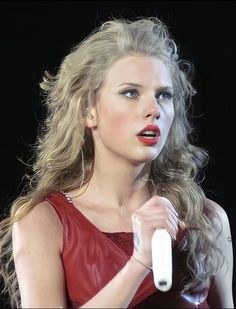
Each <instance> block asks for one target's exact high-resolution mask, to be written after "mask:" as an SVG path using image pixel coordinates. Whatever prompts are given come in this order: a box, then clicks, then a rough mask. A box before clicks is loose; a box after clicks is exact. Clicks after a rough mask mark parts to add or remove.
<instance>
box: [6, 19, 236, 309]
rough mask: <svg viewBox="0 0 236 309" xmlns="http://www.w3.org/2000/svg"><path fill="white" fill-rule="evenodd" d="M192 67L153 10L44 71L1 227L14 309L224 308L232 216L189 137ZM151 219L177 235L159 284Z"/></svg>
mask: <svg viewBox="0 0 236 309" xmlns="http://www.w3.org/2000/svg"><path fill="white" fill-rule="evenodd" d="M189 68H190V67H189V66H188V65H186V63H184V62H183V61H181V60H180V59H179V57H178V54H177V47H176V44H175V43H174V41H173V40H172V39H171V37H170V35H169V33H168V30H167V28H166V26H165V25H164V24H163V23H162V22H161V21H160V20H158V19H157V18H146V19H137V20H136V21H129V20H122V19H119V20H115V19H114V20H110V21H108V22H105V23H104V24H102V25H101V27H99V28H98V29H96V30H95V31H94V32H93V33H92V34H91V35H89V36H88V37H87V38H86V39H85V40H84V41H83V42H81V43H80V44H79V45H78V46H76V47H75V48H74V49H73V50H72V51H71V53H70V54H69V55H68V56H66V57H65V58H64V59H63V61H62V63H61V66H60V68H59V69H58V72H57V74H55V75H54V76H52V75H50V74H49V73H46V75H45V77H44V80H43V82H42V83H41V87H42V89H43V90H44V91H45V94H46V103H47V109H48V113H47V119H46V120H45V126H44V128H42V130H41V132H40V135H39V138H38V140H37V145H36V146H37V147H36V160H35V164H34V166H33V169H32V171H33V173H32V175H31V181H30V189H29V190H28V193H27V194H26V195H24V196H20V197H19V198H18V199H17V200H16V201H15V202H14V203H13V205H12V209H11V215H10V217H9V218H7V219H5V220H4V221H2V222H1V246H0V248H1V252H0V254H1V255H0V256H1V264H0V266H1V275H2V277H3V279H4V281H5V291H6V292H8V293H9V296H10V299H11V304H12V306H18V307H20V306H22V307H23V308H29V307H30V308H43V307H44V308H66V307H74V308H76V307H77V308H79V307H81V308H127V307H130V308H133V307H136V308H150V307H153V308H208V307H213V308H216V307H217V308H226V307H227V308H232V307H233V299H232V267H233V266H232V265H233V256H232V244H231V242H230V241H229V239H230V227H229V222H228V218H227V215H226V213H225V211H224V210H223V209H222V208H221V207H220V206H219V205H217V204H216V203H215V202H213V201H211V200H209V199H207V197H206V196H205V195H204V192H203V191H202V189H201V187H200V185H199V181H200V180H199V173H200V172H201V171H203V168H204V166H205V165H206V163H207V154H206V152H205V151H204V150H202V149H201V148H199V147H196V146H194V145H193V144H192V143H191V126H190V124H189V122H188V119H187V109H188V105H189V103H191V97H192V95H193V94H194V92H195V91H194V89H193V87H192V86H191V83H190V80H189ZM163 197H164V198H163ZM160 228H164V229H166V230H167V231H168V232H169V234H170V235H171V237H172V244H173V285H172V288H171V290H170V291H168V292H166V293H162V292H160V291H158V290H157V289H156V287H155V286H154V283H153V273H152V259H151V239H152V235H153V232H154V231H155V229H160Z"/></svg>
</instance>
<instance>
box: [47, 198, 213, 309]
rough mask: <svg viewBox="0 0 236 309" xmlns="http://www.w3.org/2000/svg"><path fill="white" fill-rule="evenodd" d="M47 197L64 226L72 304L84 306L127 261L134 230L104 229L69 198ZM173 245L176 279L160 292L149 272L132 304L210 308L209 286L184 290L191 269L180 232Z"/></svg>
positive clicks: (131, 246)
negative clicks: (183, 283)
mask: <svg viewBox="0 0 236 309" xmlns="http://www.w3.org/2000/svg"><path fill="white" fill-rule="evenodd" d="M46 200H47V201H48V202H49V203H50V204H51V205H52V206H53V207H54V209H55V210H56V212H57V214H58V216H59V218H60V220H61V223H62V226H63V251H62V256H61V258H62V262H63V267H64V273H65V280H66V289H67V297H68V307H73V308H76V307H80V306H81V305H83V304H84V303H86V302H87V301H88V300H89V299H91V298H92V297H93V296H94V295H95V294H96V293H97V292H98V291H100V290H101V289H102V288H103V287H104V286H105V285H106V283H108V282H109V281H110V280H111V279H112V278H113V277H114V276H115V275H116V274H117V273H118V272H119V271H120V270H121V268H123V266H124V265H125V264H126V263H127V261H128V260H129V259H130V256H131V255H132V252H133V235H132V233H125V232H122V233H103V232H101V231H100V230H98V229H97V228H96V227H95V226H94V225H93V224H92V223H91V222H90V221H89V220H88V219H87V218H86V217H85V216H84V215H83V214H82V213H81V212H80V211H79V210H78V209H77V208H76V207H75V206H74V205H73V203H72V201H71V200H70V199H69V198H67V196H66V195H65V194H62V193H54V194H51V195H50V196H49V197H47V198H46ZM179 234H181V235H178V239H177V241H176V242H175V245H174V249H173V283H172V288H171V290H170V291H168V292H160V291H158V290H157V289H156V287H155V285H154V283H153V275H152V273H149V274H148V275H147V277H146V278H145V279H144V281H143V282H142V284H141V285H140V287H139V289H138V290H137V292H136V294H135V295H134V297H133V299H132V301H131V303H130V304H129V308H209V306H208V304H207V294H208V289H204V290H202V291H201V292H198V293H195V294H193V293H192V294H187V293H182V291H181V290H182V287H183V286H182V285H181V279H183V278H184V277H185V276H186V274H187V273H188V272H187V267H186V252H181V251H179V250H178V248H177V245H178V243H179V242H180V241H181V239H183V237H184V235H183V233H179Z"/></svg>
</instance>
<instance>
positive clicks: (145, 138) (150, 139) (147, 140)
mask: <svg viewBox="0 0 236 309" xmlns="http://www.w3.org/2000/svg"><path fill="white" fill-rule="evenodd" d="M160 134H161V131H160V129H159V127H158V126H157V125H155V124H149V125H148V126H146V127H145V128H144V129H143V130H142V131H140V132H139V133H138V134H137V137H138V139H139V140H140V141H141V142H142V143H144V144H146V145H148V146H152V145H155V144H157V143H158V142H159V140H160Z"/></svg>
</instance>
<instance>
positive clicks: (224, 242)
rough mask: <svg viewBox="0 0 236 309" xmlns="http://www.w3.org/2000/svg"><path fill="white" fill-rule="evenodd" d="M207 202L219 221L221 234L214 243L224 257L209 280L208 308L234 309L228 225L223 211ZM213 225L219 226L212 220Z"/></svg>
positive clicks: (231, 257)
mask: <svg viewBox="0 0 236 309" xmlns="http://www.w3.org/2000/svg"><path fill="white" fill-rule="evenodd" d="M208 201H209V204H208V205H209V208H210V209H211V210H212V211H213V213H216V214H217V215H218V217H219V219H220V224H221V233H220V235H219V237H218V238H217V241H216V246H217V247H218V248H219V249H220V250H221V252H222V254H223V255H224V257H225V260H224V264H223V266H222V267H221V268H220V269H219V270H218V272H217V273H216V275H215V276H214V277H213V278H212V280H211V286H210V289H209V294H208V304H209V306H210V308H234V302H233V294H232V278H233V248H232V236H231V232H230V224H229V220H228V216H227V214H226V212H225V210H224V209H223V208H222V207H220V206H219V205H218V204H216V203H215V202H213V201H210V200H208ZM213 224H217V225H218V224H219V222H218V223H217V222H216V220H213Z"/></svg>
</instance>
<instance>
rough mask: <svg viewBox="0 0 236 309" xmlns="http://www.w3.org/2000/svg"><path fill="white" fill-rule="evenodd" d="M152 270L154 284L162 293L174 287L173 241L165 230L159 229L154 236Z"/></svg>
mask: <svg viewBox="0 0 236 309" xmlns="http://www.w3.org/2000/svg"><path fill="white" fill-rule="evenodd" d="M152 270H153V277H154V284H155V286H156V288H157V289H158V290H160V291H162V292H167V291H169V290H170V288H171V286H172V241H171V236H170V234H169V233H168V232H167V230H165V229H157V230H155V232H154V233H153V236H152Z"/></svg>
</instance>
